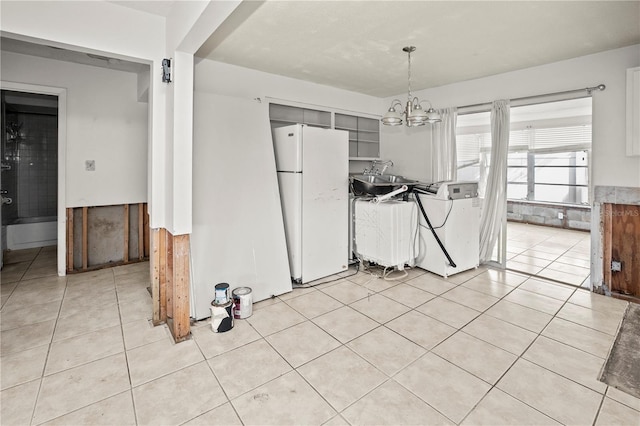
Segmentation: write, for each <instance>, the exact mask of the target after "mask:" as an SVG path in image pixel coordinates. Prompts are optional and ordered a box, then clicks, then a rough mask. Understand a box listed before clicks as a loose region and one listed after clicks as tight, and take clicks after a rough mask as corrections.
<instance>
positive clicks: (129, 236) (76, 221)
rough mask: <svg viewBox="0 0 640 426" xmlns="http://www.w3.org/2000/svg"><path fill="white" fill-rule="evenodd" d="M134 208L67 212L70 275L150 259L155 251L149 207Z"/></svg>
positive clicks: (75, 209) (77, 208)
mask: <svg viewBox="0 0 640 426" xmlns="http://www.w3.org/2000/svg"><path fill="white" fill-rule="evenodd" d="M133 206H134V207H133V208H132V207H131V205H128V204H123V205H119V206H117V205H116V206H98V207H90V206H85V207H75V208H67V212H66V215H67V223H66V227H67V229H66V242H67V252H66V263H67V267H66V270H67V272H68V273H74V272H84V271H92V270H96V269H103V268H109V267H113V266H118V265H123V264H127V263H131V262H140V261H143V260H146V259H148V257H149V253H150V251H151V249H150V236H149V229H148V226H149V218H148V213H147V204H146V203H139V204H134V205H133ZM136 253H137V255H136Z"/></svg>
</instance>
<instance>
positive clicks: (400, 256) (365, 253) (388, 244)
mask: <svg viewBox="0 0 640 426" xmlns="http://www.w3.org/2000/svg"><path fill="white" fill-rule="evenodd" d="M354 209H355V212H354V215H355V252H356V254H357V255H358V257H359V258H361V259H362V260H367V261H370V262H375V263H376V264H378V265H381V266H384V267H389V268H396V269H398V270H402V269H404V266H405V264H407V265H409V266H412V265H414V264H415V257H416V253H417V233H418V230H417V229H416V228H417V226H416V225H417V223H418V206H417V205H416V204H415V203H413V202H405V201H396V200H389V201H384V202H381V203H375V202H372V201H371V200H367V199H356V201H355V203H354Z"/></svg>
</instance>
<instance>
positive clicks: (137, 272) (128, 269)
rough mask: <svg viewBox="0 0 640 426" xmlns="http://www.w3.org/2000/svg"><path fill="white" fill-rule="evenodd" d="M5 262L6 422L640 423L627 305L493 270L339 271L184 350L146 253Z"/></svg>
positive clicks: (13, 255)
mask: <svg viewBox="0 0 640 426" xmlns="http://www.w3.org/2000/svg"><path fill="white" fill-rule="evenodd" d="M5 262H6V263H5V269H4V270H3V271H2V286H1V287H2V311H1V319H2V331H1V333H2V335H1V338H2V345H1V358H0V367H1V385H2V386H1V389H2V390H1V400H2V411H1V417H0V423H1V424H2V425H29V424H33V425H39V424H47V425H81V424H87V425H100V424H103V425H129V424H131V425H135V424H138V425H165V424H166V425H178V424H189V425H205V424H206V425H212V424H224V425H233V424H247V425H248V424H257V425H268V424H273V425H287V424H295V425H314V424H317V425H321V424H327V425H345V424H354V425H355V424H365V425H373V424H375V425H383V424H390V425H403V424H464V425H474V424H492V425H517V424H518V425H519V424H535V425H543V424H576V425H638V424H639V419H640V400H639V399H637V398H634V397H631V396H630V395H628V394H626V393H623V392H621V391H619V390H616V389H613V388H610V387H607V386H606V385H605V384H603V383H601V382H598V381H597V379H596V377H597V375H598V372H599V370H600V368H601V366H602V364H603V362H604V359H605V357H606V356H607V352H608V350H609V347H610V345H611V343H612V340H613V338H614V334H615V332H616V328H617V326H618V324H619V322H620V320H621V318H622V315H623V310H624V309H625V306H626V304H627V302H624V301H621V300H617V299H612V298H606V297H604V296H600V295H595V294H591V293H589V292H588V291H586V290H584V289H580V288H576V287H571V286H565V285H561V284H558V283H555V282H548V281H545V280H543V279H540V278H536V279H532V278H530V277H529V276H527V275H521V274H518V273H514V272H509V271H497V270H491V269H485V268H479V269H476V270H472V271H468V272H464V273H461V274H457V275H454V276H452V277H450V278H449V279H446V280H445V279H442V278H440V277H438V276H436V275H433V274H430V273H425V272H424V271H421V270H419V269H412V270H409V271H408V276H406V277H404V278H402V279H399V280H396V281H384V280H382V279H380V278H376V277H374V276H372V275H371V274H369V273H368V272H363V271H361V272H359V273H357V275H352V276H344V275H343V276H342V278H341V279H338V280H336V281H332V282H329V283H323V284H321V285H318V286H315V287H313V288H309V289H305V290H301V289H297V290H294V291H293V292H291V293H288V294H286V295H283V296H282V297H276V298H274V299H272V300H268V301H264V302H260V303H257V304H256V305H255V310H254V314H253V315H252V316H251V317H250V318H248V319H246V320H237V321H236V323H235V326H234V328H233V329H232V330H230V331H229V332H227V333H220V334H216V333H213V332H212V331H211V328H210V326H209V325H208V323H207V322H206V321H202V322H199V323H197V324H196V326H195V327H194V329H193V338H192V339H191V340H188V341H186V342H183V343H180V344H177V345H176V344H173V343H172V340H171V337H170V336H169V333H168V331H167V329H166V327H164V326H160V327H155V328H154V327H152V326H151V325H150V324H149V317H150V315H151V299H150V296H149V293H148V292H147V290H146V287H147V286H148V285H149V283H148V282H149V278H148V277H149V276H148V267H149V265H148V263H140V264H133V265H128V266H122V267H117V268H113V269H105V270H101V271H97V272H91V273H85V274H75V275H70V276H68V277H57V276H56V275H55V250H53V249H47V248H45V249H35V250H26V251H19V252H10V253H8V254H7V256H6V258H5Z"/></svg>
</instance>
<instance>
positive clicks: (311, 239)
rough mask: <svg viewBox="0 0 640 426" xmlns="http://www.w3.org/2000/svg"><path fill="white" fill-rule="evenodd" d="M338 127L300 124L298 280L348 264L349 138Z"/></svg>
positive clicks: (335, 270) (326, 273) (341, 267)
mask: <svg viewBox="0 0 640 426" xmlns="http://www.w3.org/2000/svg"><path fill="white" fill-rule="evenodd" d="M348 135H349V134H348V132H346V131H342V130H332V129H320V128H316V127H306V126H305V127H303V139H302V141H303V151H302V162H303V164H302V166H303V170H304V171H303V173H302V218H303V220H302V281H303V282H304V283H306V282H309V281H313V280H316V279H318V278H322V277H326V276H328V275H332V274H336V273H338V272H342V271H344V270H346V269H347V266H348V255H347V253H348V235H349V225H348V221H347V219H348V214H349V178H348V176H349V140H348Z"/></svg>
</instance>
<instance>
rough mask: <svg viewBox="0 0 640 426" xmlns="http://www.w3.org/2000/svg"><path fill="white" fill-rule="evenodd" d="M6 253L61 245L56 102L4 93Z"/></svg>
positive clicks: (0, 97)
mask: <svg viewBox="0 0 640 426" xmlns="http://www.w3.org/2000/svg"><path fill="white" fill-rule="evenodd" d="M0 101H1V109H2V112H1V115H2V128H3V130H4V131H3V132H2V144H1V148H2V150H1V155H2V176H1V178H0V185H1V189H2V212H1V216H2V249H3V252H4V250H21V249H29V248H37V247H46V246H55V245H56V244H57V239H58V238H57V221H58V217H57V215H58V214H57V211H58V97H57V96H55V95H47V94H39V93H28V92H21V91H12V90H2V91H1V92H0Z"/></svg>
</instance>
